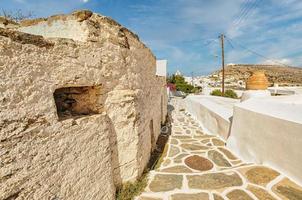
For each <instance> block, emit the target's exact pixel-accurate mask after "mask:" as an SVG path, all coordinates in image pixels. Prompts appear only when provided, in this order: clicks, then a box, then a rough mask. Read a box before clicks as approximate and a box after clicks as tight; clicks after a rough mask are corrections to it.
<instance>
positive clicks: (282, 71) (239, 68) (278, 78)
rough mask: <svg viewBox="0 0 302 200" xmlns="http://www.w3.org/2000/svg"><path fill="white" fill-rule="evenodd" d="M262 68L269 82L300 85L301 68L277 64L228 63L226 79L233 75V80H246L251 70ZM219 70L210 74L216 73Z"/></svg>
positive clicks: (301, 83) (301, 78)
mask: <svg viewBox="0 0 302 200" xmlns="http://www.w3.org/2000/svg"><path fill="white" fill-rule="evenodd" d="M257 70H263V71H264V72H265V74H266V76H267V78H268V80H269V82H270V83H271V84H273V83H278V84H279V85H302V68H299V67H285V66H279V65H248V64H236V65H228V66H227V67H226V68H225V75H226V79H228V78H231V77H233V78H234V79H235V80H246V79H247V78H248V77H249V76H250V75H251V74H252V72H253V71H257ZM218 73H221V70H220V71H216V72H214V73H213V74H212V75H218Z"/></svg>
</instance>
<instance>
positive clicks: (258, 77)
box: [246, 71, 269, 90]
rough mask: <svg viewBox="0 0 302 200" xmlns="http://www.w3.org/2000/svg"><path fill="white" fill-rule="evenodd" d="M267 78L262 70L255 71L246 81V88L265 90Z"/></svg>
mask: <svg viewBox="0 0 302 200" xmlns="http://www.w3.org/2000/svg"><path fill="white" fill-rule="evenodd" d="M268 84H269V83H268V80H267V78H266V76H265V74H264V71H255V72H254V73H253V75H252V76H250V77H249V78H248V80H247V82H246V89H247V90H266V89H267V88H268Z"/></svg>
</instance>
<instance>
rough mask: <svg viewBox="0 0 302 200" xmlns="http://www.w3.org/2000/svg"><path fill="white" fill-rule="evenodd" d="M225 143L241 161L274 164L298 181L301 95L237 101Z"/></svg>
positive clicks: (300, 178)
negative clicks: (229, 132) (228, 135)
mask: <svg viewBox="0 0 302 200" xmlns="http://www.w3.org/2000/svg"><path fill="white" fill-rule="evenodd" d="M227 146H228V147H229V148H230V149H231V150H233V152H234V153H235V154H237V155H238V156H239V157H240V158H241V159H243V160H244V161H246V162H254V163H258V164H264V165H268V166H271V167H274V168H276V169H278V170H280V171H282V172H283V173H284V174H286V175H287V176H289V177H291V178H292V179H293V180H295V181H296V182H298V183H300V184H302V151H301V146H302V96H281V97H266V98H255V99H249V100H247V101H245V102H243V103H240V104H237V105H236V106H234V116H233V124H232V129H231V135H230V137H229V138H228V140H227Z"/></svg>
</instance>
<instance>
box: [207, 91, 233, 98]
mask: <svg viewBox="0 0 302 200" xmlns="http://www.w3.org/2000/svg"><path fill="white" fill-rule="evenodd" d="M211 95H213V96H224V97H228V98H233V99H237V98H238V96H237V94H236V92H235V91H234V90H226V91H225V92H224V95H222V92H221V90H219V89H216V90H213V91H212V92H211Z"/></svg>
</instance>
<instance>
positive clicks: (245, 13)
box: [230, 0, 261, 28]
mask: <svg viewBox="0 0 302 200" xmlns="http://www.w3.org/2000/svg"><path fill="white" fill-rule="evenodd" d="M260 1H261V0H254V2H252V1H245V3H244V6H243V9H241V11H240V14H239V17H238V18H237V19H236V20H234V21H233V23H232V25H231V26H230V28H236V26H237V27H239V25H240V24H241V23H242V22H244V21H245V20H246V19H248V17H249V16H250V12H251V11H252V10H253V9H255V8H256V7H257V6H258V3H259V2H260Z"/></svg>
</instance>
